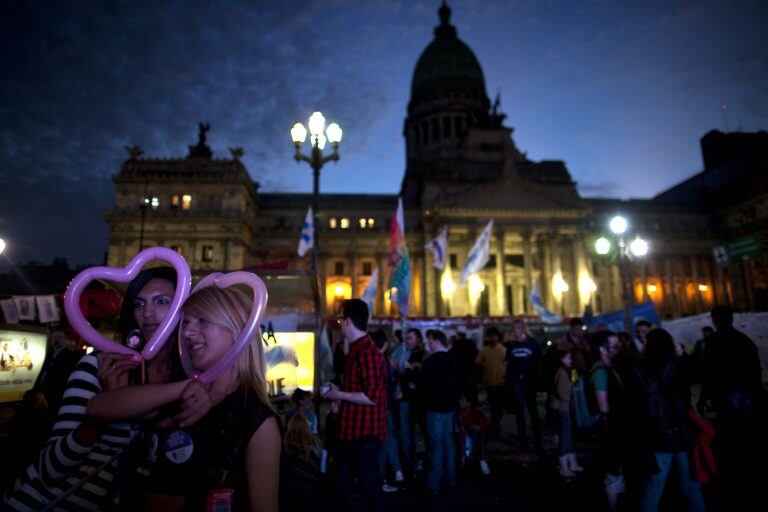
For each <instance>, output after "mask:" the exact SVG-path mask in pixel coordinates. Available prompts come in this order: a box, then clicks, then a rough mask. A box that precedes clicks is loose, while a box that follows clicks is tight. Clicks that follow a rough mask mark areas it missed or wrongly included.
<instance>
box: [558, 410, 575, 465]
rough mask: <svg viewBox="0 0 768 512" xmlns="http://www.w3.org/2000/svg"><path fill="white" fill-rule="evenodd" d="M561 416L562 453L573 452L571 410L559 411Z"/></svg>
mask: <svg viewBox="0 0 768 512" xmlns="http://www.w3.org/2000/svg"><path fill="white" fill-rule="evenodd" d="M558 416H559V418H560V455H561V456H563V455H568V454H569V453H573V440H572V439H573V438H572V436H571V411H559V413H558Z"/></svg>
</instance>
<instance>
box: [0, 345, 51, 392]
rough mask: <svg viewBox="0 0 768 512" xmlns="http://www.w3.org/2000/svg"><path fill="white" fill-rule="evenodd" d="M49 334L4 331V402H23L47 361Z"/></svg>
mask: <svg viewBox="0 0 768 512" xmlns="http://www.w3.org/2000/svg"><path fill="white" fill-rule="evenodd" d="M46 343H47V339H46V336H45V334H42V333H35V332H27V331H13V330H0V403H2V402H15V401H18V400H21V397H22V395H23V394H24V392H25V391H27V390H29V389H32V387H33V386H34V385H35V381H36V380H37V377H38V375H39V374H40V369H41V367H42V365H43V362H44V361H45V350H46Z"/></svg>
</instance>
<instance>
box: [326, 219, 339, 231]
mask: <svg viewBox="0 0 768 512" xmlns="http://www.w3.org/2000/svg"><path fill="white" fill-rule="evenodd" d="M337 225H338V224H337V223H336V217H331V220H329V221H328V226H329V227H330V228H331V229H336V226H337Z"/></svg>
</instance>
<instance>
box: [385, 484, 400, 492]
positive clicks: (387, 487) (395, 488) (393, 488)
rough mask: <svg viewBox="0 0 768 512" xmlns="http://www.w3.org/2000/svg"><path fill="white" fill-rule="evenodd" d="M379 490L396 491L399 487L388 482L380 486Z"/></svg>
mask: <svg viewBox="0 0 768 512" xmlns="http://www.w3.org/2000/svg"><path fill="white" fill-rule="evenodd" d="M381 490H382V491H384V492H397V491H399V490H400V488H399V487H395V486H392V485H389V484H384V485H382V486H381Z"/></svg>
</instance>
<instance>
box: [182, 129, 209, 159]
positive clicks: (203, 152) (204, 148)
mask: <svg viewBox="0 0 768 512" xmlns="http://www.w3.org/2000/svg"><path fill="white" fill-rule="evenodd" d="M197 127H198V130H199V131H198V135H197V144H196V145H194V146H189V155H187V158H205V159H208V160H210V159H211V158H213V151H211V148H209V147H208V145H207V144H206V135H205V134H206V133H207V132H208V130H210V129H211V125H210V124H208V123H198V125H197Z"/></svg>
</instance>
